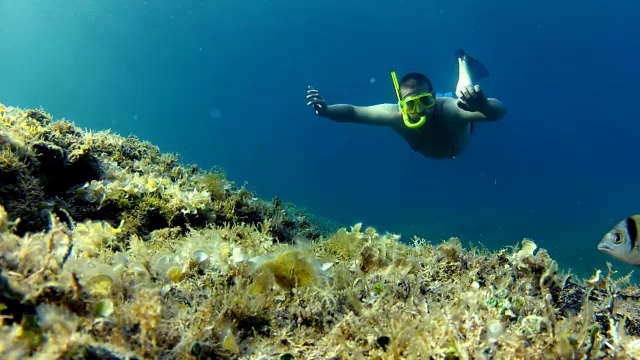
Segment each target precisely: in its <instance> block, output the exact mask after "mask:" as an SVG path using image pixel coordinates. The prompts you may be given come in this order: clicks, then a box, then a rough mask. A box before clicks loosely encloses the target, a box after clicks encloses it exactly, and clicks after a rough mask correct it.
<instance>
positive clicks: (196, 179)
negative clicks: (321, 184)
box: [0, 106, 640, 359]
mask: <svg viewBox="0 0 640 360" xmlns="http://www.w3.org/2000/svg"><path fill="white" fill-rule="evenodd" d="M0 108H1V110H0V113H2V115H1V122H0V146H1V148H0V149H1V150H2V153H1V154H0V358H16V359H18V358H20V359H23V358H24V359H28V358H46V359H56V358H103V359H209V358H221V359H236V358H242V359H274V358H279V359H316V358H321V359H539V358H562V359H574V358H589V359H604V358H614V357H617V358H630V357H638V356H640V345H638V344H640V339H639V338H638V337H639V336H640V327H639V326H638V325H637V324H640V311H638V310H637V309H638V301H639V299H640V292H639V291H638V288H637V287H635V286H631V285H630V284H629V281H628V279H629V278H628V277H617V278H616V277H615V271H614V270H613V269H611V268H609V271H608V272H607V273H606V274H605V273H602V272H597V273H596V275H595V276H594V277H593V278H591V279H585V280H580V279H577V278H574V276H572V275H571V274H568V273H564V272H563V271H562V270H561V269H559V268H558V266H557V264H556V262H555V261H554V260H553V259H551V257H550V256H549V255H548V253H547V252H546V250H545V249H541V248H538V247H537V245H536V244H535V242H534V241H533V240H531V239H524V240H523V241H522V242H521V243H520V246H516V247H514V248H512V249H507V248H505V249H501V250H499V251H496V252H490V251H488V250H485V249H478V248H470V249H465V247H464V246H463V245H462V242H461V240H460V239H457V238H451V239H449V240H447V241H445V242H443V243H441V244H435V245H434V244H431V243H429V242H427V241H425V240H424V239H419V238H413V239H410V240H409V241H406V242H402V241H401V239H400V236H398V235H395V234H383V233H379V232H378V231H377V230H376V229H375V228H373V227H364V228H363V225H362V224H356V225H354V226H353V227H351V228H350V229H347V228H340V229H333V230H329V231H324V229H323V226H326V225H323V224H322V223H321V222H319V221H316V220H315V218H314V217H313V216H312V215H311V214H306V213H304V212H302V211H299V210H297V209H296V208H294V207H293V206H292V205H288V204H283V203H281V201H280V200H279V199H277V198H276V199H273V200H271V201H264V200H261V199H259V198H258V197H256V196H255V195H254V194H251V193H250V192H248V191H247V190H246V188H245V187H244V186H243V187H240V188H237V187H235V186H234V185H233V184H232V183H230V182H229V181H227V180H226V179H225V177H224V175H223V174H222V173H221V172H219V171H216V172H206V171H202V170H200V169H198V168H197V167H194V166H191V167H185V166H182V165H180V164H179V163H178V161H177V157H176V156H174V155H168V154H162V153H160V151H159V150H158V148H157V147H154V146H152V145H151V144H149V143H145V142H142V141H139V140H137V139H136V138H134V137H129V138H122V137H120V136H117V135H114V134H111V133H109V132H91V131H83V130H79V129H77V128H76V127H75V126H74V125H73V124H72V123H70V122H68V121H65V120H60V121H53V119H51V116H49V115H48V114H46V113H45V112H44V111H42V110H22V109H17V108H11V107H6V108H5V107H3V106H0ZM363 229H364V230H363Z"/></svg>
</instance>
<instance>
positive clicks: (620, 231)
mask: <svg viewBox="0 0 640 360" xmlns="http://www.w3.org/2000/svg"><path fill="white" fill-rule="evenodd" d="M639 224H640V215H632V216H629V217H628V218H626V219H624V220H622V221H620V222H619V223H618V224H617V225H616V226H614V227H613V229H611V230H609V232H608V233H606V234H605V235H604V237H603V238H602V240H601V241H600V243H599V244H598V250H600V251H602V252H604V253H605V254H609V255H611V256H613V257H614V258H616V259H618V260H622V261H624V262H626V263H627V264H632V265H635V266H638V267H640V247H639V246H638V245H639V244H638V232H639V231H638V225H639Z"/></svg>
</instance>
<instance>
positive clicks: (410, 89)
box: [399, 73, 436, 121]
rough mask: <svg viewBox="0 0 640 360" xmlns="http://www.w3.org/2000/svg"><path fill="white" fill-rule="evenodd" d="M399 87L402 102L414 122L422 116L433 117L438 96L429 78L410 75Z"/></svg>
mask: <svg viewBox="0 0 640 360" xmlns="http://www.w3.org/2000/svg"><path fill="white" fill-rule="evenodd" d="M399 86H400V89H399V96H400V102H401V104H403V106H404V111H405V112H406V114H407V115H408V116H409V118H411V120H412V121H416V120H418V119H419V118H420V117H421V116H426V117H427V118H430V117H431V116H433V112H434V109H435V106H434V105H435V99H436V98H435V96H436V94H435V91H434V89H433V85H432V84H431V80H429V78H427V77H426V76H424V75H422V74H420V73H409V74H407V75H405V76H403V77H402V79H400V82H399Z"/></svg>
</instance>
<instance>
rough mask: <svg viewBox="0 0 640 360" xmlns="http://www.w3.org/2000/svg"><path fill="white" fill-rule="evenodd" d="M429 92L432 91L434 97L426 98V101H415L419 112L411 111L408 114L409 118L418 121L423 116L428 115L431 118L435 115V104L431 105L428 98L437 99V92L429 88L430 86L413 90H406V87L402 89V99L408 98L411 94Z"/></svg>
mask: <svg viewBox="0 0 640 360" xmlns="http://www.w3.org/2000/svg"><path fill="white" fill-rule="evenodd" d="M427 92H430V93H431V95H432V96H433V97H432V98H431V99H428V98H426V99H425V100H424V103H423V102H422V101H417V102H416V103H415V104H416V105H417V112H409V113H408V114H407V115H409V118H410V119H411V120H412V121H418V120H419V119H420V117H421V116H426V117H427V118H431V117H432V116H433V112H434V110H435V106H429V102H428V100H430V101H433V100H434V99H435V93H434V92H433V91H432V90H429V89H428V88H421V89H414V90H413V91H411V90H404V89H401V90H400V96H401V98H402V100H406V99H407V98H409V97H411V96H415V95H418V94H423V93H427Z"/></svg>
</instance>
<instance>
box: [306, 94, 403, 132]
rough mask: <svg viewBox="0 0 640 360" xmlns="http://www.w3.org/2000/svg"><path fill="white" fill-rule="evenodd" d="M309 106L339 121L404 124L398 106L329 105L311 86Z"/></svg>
mask: <svg viewBox="0 0 640 360" xmlns="http://www.w3.org/2000/svg"><path fill="white" fill-rule="evenodd" d="M307 105H308V106H311V107H313V108H314V109H315V110H316V114H318V115H319V116H322V117H325V118H328V119H331V120H334V121H337V122H350V123H357V124H366V125H378V126H395V125H398V124H400V125H401V124H402V115H401V114H400V112H399V111H398V105H397V104H379V105H372V106H355V105H351V104H334V105H328V104H327V102H326V100H325V99H324V98H323V97H322V96H320V93H319V92H318V90H316V89H314V88H312V87H311V86H309V88H308V89H307Z"/></svg>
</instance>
